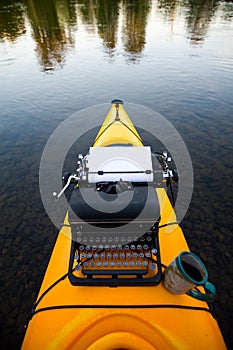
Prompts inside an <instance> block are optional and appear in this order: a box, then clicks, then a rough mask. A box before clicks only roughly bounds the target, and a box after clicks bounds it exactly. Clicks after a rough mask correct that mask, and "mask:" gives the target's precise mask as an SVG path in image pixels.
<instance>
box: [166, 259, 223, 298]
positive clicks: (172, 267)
mask: <svg viewBox="0 0 233 350" xmlns="http://www.w3.org/2000/svg"><path fill="white" fill-rule="evenodd" d="M163 284H164V286H165V288H166V289H167V290H168V291H169V292H171V293H173V294H184V293H186V294H188V295H190V296H191V297H193V298H196V299H199V300H203V301H208V302H210V301H213V300H214V298H215V296H216V289H215V287H214V285H213V284H212V283H210V282H208V272H207V269H206V267H205V265H204V263H203V262H202V261H201V259H200V258H199V257H198V256H197V255H195V254H193V253H191V252H181V253H180V254H179V255H178V256H177V257H176V258H175V259H174V260H173V261H172V262H171V263H170V264H169V265H168V266H167V267H166V269H165V270H164V276H163ZM198 286H202V287H204V288H205V291H206V293H202V292H200V291H198V290H195V289H194V288H195V287H198Z"/></svg>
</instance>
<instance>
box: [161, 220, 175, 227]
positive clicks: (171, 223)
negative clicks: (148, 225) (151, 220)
mask: <svg viewBox="0 0 233 350" xmlns="http://www.w3.org/2000/svg"><path fill="white" fill-rule="evenodd" d="M170 225H179V221H174V222H169V223H168V224H164V225H161V226H159V227H158V228H162V227H166V226H170Z"/></svg>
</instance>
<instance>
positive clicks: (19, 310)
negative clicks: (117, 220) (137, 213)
mask: <svg viewBox="0 0 233 350" xmlns="http://www.w3.org/2000/svg"><path fill="white" fill-rule="evenodd" d="M0 92H1V93H0V106H1V109H0V135H1V136H0V140H1V141H0V165H1V187H0V209H1V222H0V227H1V230H0V249H1V261H0V267H1V280H0V296H1V298H0V313H1V346H2V348H6V349H17V348H20V345H21V342H22V339H23V335H24V324H25V321H26V319H27V316H28V314H29V313H30V309H31V306H32V303H33V301H34V299H35V297H36V295H37V292H38V288H39V286H40V284H41V281H42V278H43V274H44V272H45V269H46V266H47V262H48V260H49V256H50V254H51V251H52V248H53V244H54V241H55V239H56V234H57V229H56V227H54V226H53V224H52V223H51V221H50V220H49V218H48V216H47V214H46V212H45V210H44V208H43V204H42V201H41V198H40V192H39V164H40V159H41V155H42V152H43V149H44V147H45V145H46V142H47V140H48V138H49V136H50V135H51V134H52V132H53V131H54V130H55V129H56V127H57V126H58V125H59V124H60V123H61V122H62V121H64V120H65V119H66V118H68V117H69V116H70V115H71V114H73V113H75V112H77V111H79V110H81V109H83V108H86V107H90V106H93V105H98V104H102V103H108V102H109V103H110V101H111V100H112V99H114V98H121V99H123V100H124V101H125V102H130V103H134V104H139V105H143V106H145V107H147V108H151V109H153V110H155V111H157V112H159V113H161V114H162V115H163V116H164V117H165V118H166V119H167V120H168V121H169V122H171V123H172V124H173V126H174V127H175V128H176V130H177V131H178V132H179V133H180V135H181V137H182V138H183V140H184V142H185V144H186V146H187V149H188V151H189V153H190V156H191V159H192V163H193V170H194V191H193V197H192V201H191V204H190V207H189V210H188V211H187V214H186V216H185V217H184V219H183V220H182V223H181V225H182V227H183V229H184V233H185V236H186V238H187V241H188V243H189V246H190V249H191V250H192V251H193V252H195V253H197V254H198V255H199V256H200V257H201V258H202V259H203V261H204V262H205V263H206V266H207V268H208V270H209V278H210V280H211V282H213V283H214V284H215V285H216V286H217V292H218V297H217V299H216V301H215V302H214V304H213V307H214V310H215V315H216V317H217V319H218V322H219V325H220V328H221V331H222V333H223V335H224V338H225V341H226V343H227V344H228V346H229V348H230V344H232V341H233V338H232V331H231V326H230V325H231V324H232V321H233V320H232V314H233V292H232V291H233V282H232V280H233V279H232V276H233V259H232V248H233V245H232V243H233V239H232V233H231V231H232V149H233V144H232V139H233V135H232V132H233V2H231V1H228V2H224V1H215V0H211V1H210V0H209V1H208V0H196V1H195V0H184V1H176V0H170V1H169V0H161V1H144V0H138V1H136V0H135V1H130V0H119V1H118V0H108V1H105V0H89V1H88V0H87V1H85V0H83V1H78V0H60V1H58V0H50V1H47V0H37V1H34V0H31V1H29V0H24V1H23V0H19V1H11V0H2V1H1V2H0ZM109 106H110V104H109ZM103 118H104V116H103ZM131 118H132V120H133V116H132V115H131ZM83 123H84V124H85V123H88V121H87V120H83ZM86 126H87V127H88V124H87V125H86ZM150 127H152V125H145V128H146V129H147V130H148V129H149V130H150ZM88 145H89V139H87V140H86V146H88ZM79 151H80V150H78V152H79ZM78 152H77V153H78ZM54 190H56V188H52V189H51V193H52V192H53V191H54Z"/></svg>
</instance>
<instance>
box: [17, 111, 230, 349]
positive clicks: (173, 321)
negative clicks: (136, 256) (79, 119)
mask: <svg viewBox="0 0 233 350" xmlns="http://www.w3.org/2000/svg"><path fill="white" fill-rule="evenodd" d="M113 107H114V106H113ZM113 107H112V109H111V110H110V112H109V114H108V116H107V118H106V120H105V122H104V124H103V126H102V128H101V129H100V131H99V134H98V135H97V138H96V140H97V141H96V144H94V146H98V147H102V146H107V145H109V144H111V142H112V141H113V143H119V141H120V140H121V141H122V140H123V142H122V143H130V144H132V145H134V146H139V145H142V142H141V139H140V136H139V135H138V133H137V131H136V129H135V128H134V127H133V125H132V123H131V122H130V119H128V116H127V114H126V112H125V110H124V109H123V107H122V106H121V105H120V106H119V107H120V110H119V113H120V118H121V120H124V124H126V123H127V128H126V126H125V125H124V124H119V125H118V128H117V126H116V125H114V126H113V125H110V124H111V123H112V121H113V120H114V118H115V114H114V108H113ZM109 125H110V126H109ZM106 127H108V129H107V130H108V133H107V134H106V133H105V129H106ZM113 127H114V129H113ZM115 128H117V130H118V134H117V135H118V136H119V135H121V137H120V136H119V140H118V137H117V138H115V139H114V140H113V139H112V137H111V133H112V132H113V131H114V132H115V131H116V129H115ZM125 128H126V129H127V130H125ZM130 128H131V129H132V130H133V132H132V131H130ZM109 133H110V134H109ZM156 192H157V196H158V199H159V204H160V208H161V219H160V229H159V242H160V254H161V262H162V264H164V265H168V264H169V263H170V262H171V261H172V260H173V259H174V258H175V257H176V256H177V255H178V254H179V253H180V252H181V251H184V250H186V251H189V247H188V245H187V242H186V240H185V237H184V235H183V232H182V230H181V228H180V226H179V225H178V223H177V222H176V216H175V213H174V211H173V208H172V206H171V203H170V201H169V199H168V196H167V194H166V191H165V189H163V188H157V189H156ZM168 223H171V225H167V224H168ZM71 242H72V240H71V228H70V227H69V225H68V221H67V216H66V218H65V221H64V225H63V226H62V228H61V230H60V232H59V234H58V237H57V241H56V244H55V247H54V249H53V253H52V256H51V259H50V262H49V265H48V268H47V271H46V274H45V276H44V280H43V283H42V286H41V289H40V292H39V295H38V298H37V301H36V304H35V305H34V309H33V313H32V318H31V320H30V321H29V324H28V328H27V332H26V335H25V338H24V342H23V345H22V350H29V349H33V350H37V349H38V350H39V349H40V350H41V349H49V350H51V349H59V350H60V349H79V350H87V349H88V350H113V349H115V350H116V349H132V350H139V349H140V350H142V349H144V350H155V349H158V350H159V349H162V350H166V349H169V350H170V349H174V350H175V349H176V350H178V349H179V350H180V349H203V350H204V349H212V350H214V349H216V350H217V349H226V346H225V343H224V340H223V338H222V335H221V332H220V330H219V327H218V324H217V321H216V320H215V319H214V318H213V316H212V314H211V312H210V309H209V307H208V305H207V303H205V302H203V301H200V300H197V299H194V298H191V297H190V296H188V295H186V294H182V295H174V294H171V293H170V292H168V291H167V290H166V289H165V288H164V286H163V283H162V282H161V283H159V284H158V285H156V286H148V287H144V286H136V287H131V286H124V287H122V286H119V287H108V286H104V287H103V286H96V287H95V286H73V285H72V284H71V283H70V281H69V278H68V273H67V272H68V268H69V256H70V249H71ZM200 289H201V290H202V292H204V290H203V289H202V288H200Z"/></svg>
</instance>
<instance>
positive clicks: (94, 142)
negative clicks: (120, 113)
mask: <svg viewBox="0 0 233 350" xmlns="http://www.w3.org/2000/svg"><path fill="white" fill-rule="evenodd" d="M114 123H115V120H114V121H113V122H111V123H110V124H109V125H107V126H106V128H105V129H104V130H103V131H102V132H101V134H99V136H98V137H97V138H96V139H95V141H94V142H93V144H92V146H93V145H94V144H95V142H96V141H98V140H99V138H100V137H101V136H102V135H103V133H104V132H105V131H106V130H107V129H108V128H109V127H110V126H111V125H112V124H114Z"/></svg>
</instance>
